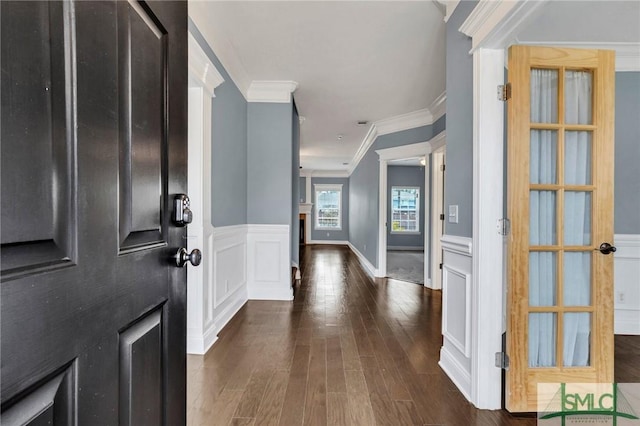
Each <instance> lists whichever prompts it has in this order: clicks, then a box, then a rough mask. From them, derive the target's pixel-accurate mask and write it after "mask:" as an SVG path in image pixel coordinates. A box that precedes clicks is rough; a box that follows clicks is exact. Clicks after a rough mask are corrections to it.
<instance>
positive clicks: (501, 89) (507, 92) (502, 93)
mask: <svg viewBox="0 0 640 426" xmlns="http://www.w3.org/2000/svg"><path fill="white" fill-rule="evenodd" d="M509 99H511V83H507V84H501V85H499V86H498V100H499V101H508V100H509Z"/></svg>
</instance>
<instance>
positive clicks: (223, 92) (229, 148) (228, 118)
mask: <svg viewBox="0 0 640 426" xmlns="http://www.w3.org/2000/svg"><path fill="white" fill-rule="evenodd" d="M189 31H191V33H192V34H193V36H194V38H195V39H196V41H197V42H198V44H199V45H200V47H202V50H204V52H205V53H206V55H207V56H208V57H209V59H210V60H211V62H212V63H213V64H214V65H215V67H216V68H217V69H218V71H219V72H220V74H221V75H222V77H223V78H224V83H222V84H221V85H220V86H218V87H217V88H216V97H215V98H214V99H213V100H212V109H211V121H212V131H211V139H212V146H211V222H212V225H213V226H229V225H242V224H246V223H248V222H247V101H246V100H245V99H244V97H243V96H242V93H240V90H238V87H236V85H235V83H234V82H233V80H231V77H230V76H229V74H228V73H227V71H226V69H225V68H224V67H223V66H222V63H220V61H219V60H218V58H217V57H216V55H215V54H214V53H213V50H211V47H210V46H209V45H208V44H207V42H206V41H205V39H204V37H203V36H202V34H201V33H200V31H199V30H198V28H197V27H196V25H195V24H194V23H193V21H191V19H189Z"/></svg>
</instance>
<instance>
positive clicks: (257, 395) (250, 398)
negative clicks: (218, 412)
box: [234, 369, 274, 417]
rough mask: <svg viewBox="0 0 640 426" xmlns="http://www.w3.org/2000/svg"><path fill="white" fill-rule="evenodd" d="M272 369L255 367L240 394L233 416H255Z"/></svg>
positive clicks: (271, 374)
mask: <svg viewBox="0 0 640 426" xmlns="http://www.w3.org/2000/svg"><path fill="white" fill-rule="evenodd" d="M273 374H274V371H270V370H267V371H264V370H260V369H256V370H255V371H254V372H253V374H252V375H251V378H250V379H249V384H248V385H247V388H246V390H245V391H244V393H243V394H242V398H241V399H240V403H239V404H238V408H237V409H236V412H235V414H234V417H255V416H256V413H257V412H258V407H259V406H260V403H261V402H262V397H263V396H264V392H265V390H266V388H267V385H268V383H269V381H270V380H271V377H272V376H273Z"/></svg>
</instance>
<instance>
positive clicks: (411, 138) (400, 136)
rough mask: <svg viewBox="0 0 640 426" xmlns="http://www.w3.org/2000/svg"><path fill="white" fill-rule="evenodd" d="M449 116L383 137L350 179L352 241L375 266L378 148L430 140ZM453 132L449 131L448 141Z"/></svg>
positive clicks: (350, 236)
mask: <svg viewBox="0 0 640 426" xmlns="http://www.w3.org/2000/svg"><path fill="white" fill-rule="evenodd" d="M445 121H446V118H445V116H442V117H441V118H440V119H438V120H437V121H436V122H435V123H433V124H432V125H429V126H422V127H418V128H415V129H410V130H404V131H402V132H396V133H391V134H388V135H383V136H379V137H378V138H377V139H376V141H375V142H374V143H373V145H372V146H371V147H370V148H369V150H368V151H367V153H366V154H365V155H364V157H362V160H361V161H360V163H359V164H358V167H356V169H355V170H354V171H353V173H352V174H351V177H350V180H349V191H350V194H351V195H350V197H349V200H350V205H349V225H350V227H349V241H350V242H351V244H353V246H354V247H355V248H356V249H358V251H360V253H362V254H363V255H364V256H365V257H366V258H367V260H369V262H371V264H373V265H374V266H375V267H377V265H378V259H377V257H378V203H379V202H378V195H379V193H378V192H379V191H378V185H379V182H380V169H379V163H378V154H376V152H375V151H376V150H377V149H383V148H392V147H396V146H402V145H409V144H413V143H419V142H426V141H429V140H430V139H431V138H433V137H434V136H435V135H437V134H438V133H440V132H441V131H442V130H444V128H445ZM448 133H449V131H448V130H447V140H448V138H449V136H448Z"/></svg>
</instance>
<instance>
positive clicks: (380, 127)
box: [347, 91, 447, 176]
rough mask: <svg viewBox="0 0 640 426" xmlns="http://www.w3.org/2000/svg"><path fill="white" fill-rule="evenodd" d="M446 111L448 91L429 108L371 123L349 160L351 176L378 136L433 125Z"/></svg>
mask: <svg viewBox="0 0 640 426" xmlns="http://www.w3.org/2000/svg"><path fill="white" fill-rule="evenodd" d="M446 112H447V92H446V91H445V92H442V93H441V94H440V95H439V96H438V97H437V98H436V99H435V100H434V101H433V102H432V103H431V106H430V107H429V108H425V109H420V110H418V111H414V112H410V113H408V114H402V115H397V116H395V117H390V118H386V119H384V120H379V121H376V122H375V123H373V124H372V125H371V127H369V131H368V132H367V135H366V136H365V137H364V139H363V140H362V143H361V144H360V147H358V150H357V151H356V153H355V155H354V156H353V158H352V159H351V161H350V162H349V168H348V169H347V171H348V174H349V176H351V173H353V171H354V170H355V169H356V167H358V164H360V161H361V160H362V157H364V156H365V154H366V153H367V151H369V148H371V145H373V143H374V142H375V141H376V139H377V138H378V136H382V135H388V134H389V133H395V132H400V131H403V130H409V129H415V128H416V127H422V126H428V125H431V124H433V123H434V122H435V121H436V120H438V119H439V118H440V117H442V116H443V115H444V114H445V113H446Z"/></svg>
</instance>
